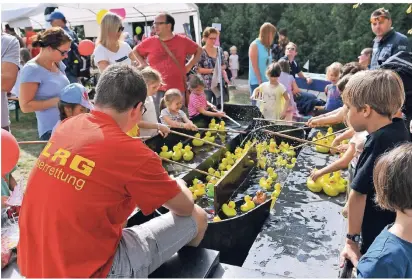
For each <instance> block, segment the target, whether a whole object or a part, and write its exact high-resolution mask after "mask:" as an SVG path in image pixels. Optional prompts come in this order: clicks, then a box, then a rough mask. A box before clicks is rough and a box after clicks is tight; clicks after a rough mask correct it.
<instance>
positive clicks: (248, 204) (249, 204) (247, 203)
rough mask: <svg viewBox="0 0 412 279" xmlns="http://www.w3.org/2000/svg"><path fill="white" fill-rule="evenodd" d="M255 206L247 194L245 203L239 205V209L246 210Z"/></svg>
mask: <svg viewBox="0 0 412 279" xmlns="http://www.w3.org/2000/svg"><path fill="white" fill-rule="evenodd" d="M253 208H255V203H254V202H253V201H252V198H251V197H250V196H249V195H246V196H245V203H244V204H242V205H241V206H240V210H242V211H243V212H247V211H249V210H251V209H253Z"/></svg>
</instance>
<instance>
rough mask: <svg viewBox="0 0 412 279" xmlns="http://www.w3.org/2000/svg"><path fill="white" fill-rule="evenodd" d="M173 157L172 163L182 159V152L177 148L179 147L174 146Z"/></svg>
mask: <svg viewBox="0 0 412 279" xmlns="http://www.w3.org/2000/svg"><path fill="white" fill-rule="evenodd" d="M173 150H174V152H173V155H172V160H173V161H180V160H181V159H182V156H183V154H182V150H181V149H180V148H179V146H174V147H173Z"/></svg>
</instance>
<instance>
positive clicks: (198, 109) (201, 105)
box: [188, 75, 226, 119]
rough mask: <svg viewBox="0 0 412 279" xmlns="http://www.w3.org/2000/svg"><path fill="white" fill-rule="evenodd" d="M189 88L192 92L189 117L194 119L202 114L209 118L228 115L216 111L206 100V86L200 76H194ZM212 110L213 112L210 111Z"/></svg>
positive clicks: (190, 80) (191, 77)
mask: <svg viewBox="0 0 412 279" xmlns="http://www.w3.org/2000/svg"><path fill="white" fill-rule="evenodd" d="M189 87H190V90H191V93H190V99H189V108H188V110H189V117H190V118H191V119H193V118H194V117H196V116H198V115H200V114H202V115H205V116H209V117H219V118H220V117H224V116H225V115H226V114H225V113H224V112H223V111H216V107H215V106H214V105H212V104H211V103H209V102H208V101H207V100H206V94H205V84H204V82H203V79H202V78H201V77H199V76H198V75H192V76H190V79H189ZM208 109H211V110H213V111H208Z"/></svg>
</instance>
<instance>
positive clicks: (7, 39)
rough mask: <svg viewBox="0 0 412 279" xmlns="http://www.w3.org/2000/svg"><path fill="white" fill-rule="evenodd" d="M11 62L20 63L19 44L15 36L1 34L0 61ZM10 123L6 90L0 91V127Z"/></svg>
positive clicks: (17, 64)
mask: <svg viewBox="0 0 412 279" xmlns="http://www.w3.org/2000/svg"><path fill="white" fill-rule="evenodd" d="M4 62H8V63H13V64H15V65H16V66H17V67H18V66H19V65H20V46H19V41H18V40H17V39H16V37H13V36H11V35H8V34H1V63H4ZM9 125H10V119H9V102H8V100H7V92H3V91H2V92H1V127H6V126H9Z"/></svg>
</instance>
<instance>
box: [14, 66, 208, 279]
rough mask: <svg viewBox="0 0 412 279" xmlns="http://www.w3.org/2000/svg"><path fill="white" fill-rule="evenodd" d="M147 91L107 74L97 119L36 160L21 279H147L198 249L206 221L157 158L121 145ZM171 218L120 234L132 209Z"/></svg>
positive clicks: (25, 215)
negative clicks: (174, 257)
mask: <svg viewBox="0 0 412 279" xmlns="http://www.w3.org/2000/svg"><path fill="white" fill-rule="evenodd" d="M146 94H147V87H146V84H145V82H144V80H143V77H142V75H141V74H140V72H139V71H138V70H136V69H135V68H133V67H131V66H128V65H120V64H114V65H111V66H109V67H108V68H107V69H106V70H105V71H104V73H103V74H102V76H101V77H100V79H99V82H98V84H97V87H96V96H95V110H92V112H91V113H84V114H80V115H78V116H74V117H71V118H69V119H66V120H65V121H63V122H62V123H61V124H60V125H59V126H58V127H57V129H56V131H55V133H53V135H52V137H51V138H50V141H49V142H48V144H47V145H46V147H45V148H44V150H43V151H42V152H41V154H40V156H39V158H38V160H37V161H36V164H35V166H34V168H33V170H32V172H31V175H30V178H29V180H28V183H27V191H26V194H25V197H24V200H23V205H22V208H21V211H20V218H19V227H20V242H19V246H18V251H19V252H18V265H19V268H20V271H21V274H22V275H23V276H26V277H37V278H44V277H66V278H74V277H81V278H86V277H127V278H130V277H147V276H148V275H149V274H150V273H151V272H153V271H154V270H155V269H157V268H158V267H159V266H160V265H161V264H162V263H163V262H165V261H166V260H168V259H169V258H171V257H172V255H173V254H175V253H176V252H177V251H178V250H180V249H181V248H182V247H183V246H185V245H187V244H188V245H191V246H197V245H199V243H200V242H201V240H202V238H203V236H204V233H205V231H206V228H207V215H206V212H205V211H204V210H203V209H201V208H200V207H199V206H197V205H194V202H193V198H192V193H191V192H190V190H189V189H188V188H187V187H186V186H185V185H184V182H183V181H182V180H175V179H173V178H170V177H169V175H168V174H167V172H166V171H165V169H164V168H163V167H162V163H161V160H160V158H159V156H158V155H157V154H156V153H155V152H153V151H152V150H151V149H149V148H148V147H147V146H146V145H145V144H144V143H143V142H142V141H140V140H138V139H134V138H131V137H129V136H127V135H126V131H128V130H130V129H131V128H132V127H133V126H134V125H135V123H137V122H138V121H139V120H140V119H141V117H142V112H144V111H145V109H144V105H143V104H144V101H145V99H146ZM162 205H164V206H165V207H166V208H168V209H169V210H170V212H169V213H167V214H164V215H162V216H161V217H158V218H154V219H152V220H151V221H149V222H147V223H144V224H142V225H140V226H134V227H130V228H126V229H123V226H124V224H125V222H126V221H127V218H128V217H129V215H130V214H131V213H132V211H133V210H134V209H135V208H136V206H137V207H138V208H140V209H141V210H142V212H143V213H144V214H146V215H147V214H150V213H152V212H153V211H154V210H155V209H156V208H159V207H160V206H162Z"/></svg>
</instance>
